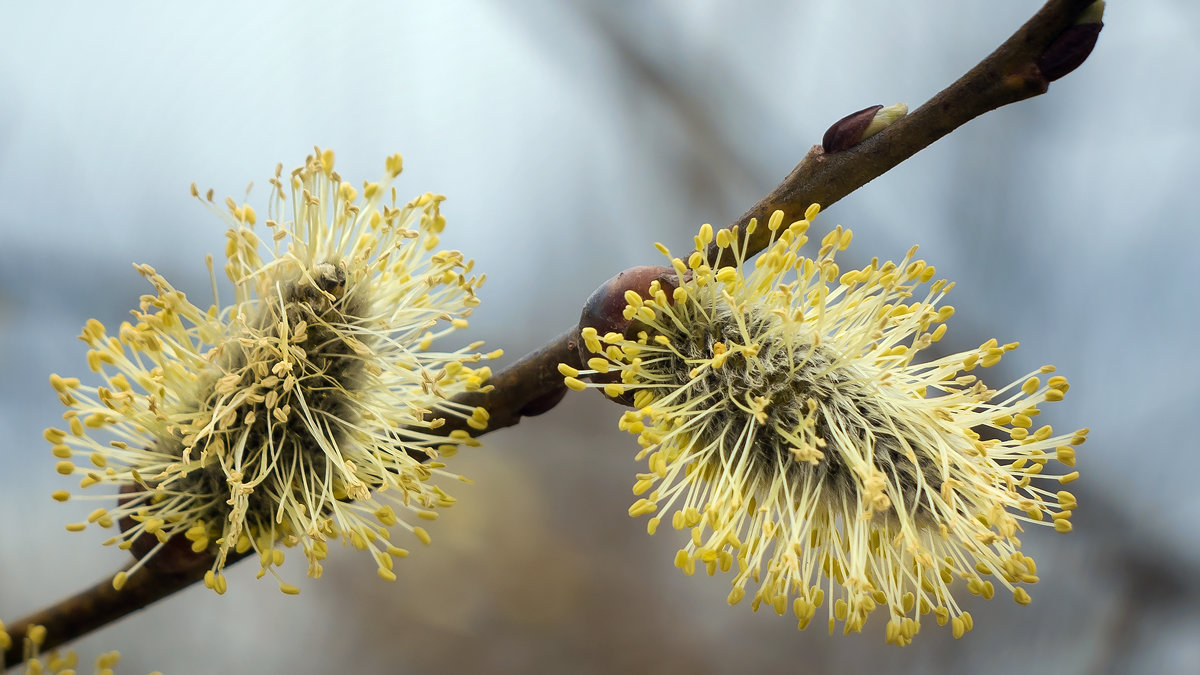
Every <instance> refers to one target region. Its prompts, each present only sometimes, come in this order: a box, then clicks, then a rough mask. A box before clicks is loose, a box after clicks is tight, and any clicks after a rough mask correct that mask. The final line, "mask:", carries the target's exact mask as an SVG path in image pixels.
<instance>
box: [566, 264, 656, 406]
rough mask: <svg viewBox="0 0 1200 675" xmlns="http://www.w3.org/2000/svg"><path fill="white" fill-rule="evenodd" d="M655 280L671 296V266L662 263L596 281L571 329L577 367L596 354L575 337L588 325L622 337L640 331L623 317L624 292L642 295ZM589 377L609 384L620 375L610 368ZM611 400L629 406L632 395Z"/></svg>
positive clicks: (599, 330)
mask: <svg viewBox="0 0 1200 675" xmlns="http://www.w3.org/2000/svg"><path fill="white" fill-rule="evenodd" d="M655 281H657V282H658V283H659V285H660V286H661V287H662V289H663V290H664V291H665V292H666V293H667V297H668V298H670V297H671V293H672V291H674V290H675V288H676V287H678V286H679V280H678V277H676V275H675V270H674V269H672V268H670V267H664V266H662V265H644V266H641V267H631V268H629V269H627V270H625V271H624V272H621V273H619V274H617V275H616V276H615V277H613V278H611V279H609V280H608V281H605V282H604V283H603V284H600V287H599V288H597V289H596V290H595V291H594V292H593V293H592V295H591V296H590V297H589V298H588V299H587V302H586V303H584V305H583V312H582V313H581V314H580V316H579V326H578V327H577V328H576V329H575V335H576V343H577V344H578V345H579V361H580V363H579V365H580V366H581V367H585V366H586V364H587V360H588V359H590V358H592V357H594V356H596V354H591V353H588V352H587V347H585V346H584V343H583V338H582V337H579V333H580V331H582V330H583V329H584V328H588V327H591V328H595V329H596V332H597V333H599V334H600V335H602V336H603V335H605V334H606V333H620V334H622V335H625V336H626V337H630V338H632V337H635V336H636V334H637V331H639V330H643V327H642V326H641V324H640V323H638V322H637V321H631V320H629V319H626V318H625V307H626V306H628V304H629V303H628V302H627V301H626V300H625V292H626V291H634V292H636V293H637V294H638V295H640V296H642V297H643V298H645V297H647V296H648V295H649V294H650V284H652V283H653V282H655ZM591 379H592V381H593V382H597V383H600V384H611V383H615V382H620V381H621V375H620V373H619V372H617V371H611V372H608V373H604V374H596V375H592V376H591ZM612 400H614V401H616V402H617V403H620V404H622V405H627V406H632V405H633V396H632V395H630V394H622V395H621V396H617V397H613V398H612Z"/></svg>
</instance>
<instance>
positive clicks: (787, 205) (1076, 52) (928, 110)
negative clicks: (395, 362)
mask: <svg viewBox="0 0 1200 675" xmlns="http://www.w3.org/2000/svg"><path fill="white" fill-rule="evenodd" d="M1091 4H1092V0H1050V1H1049V2H1047V3H1046V5H1045V6H1043V7H1042V9H1041V10H1040V11H1038V13H1037V14H1036V15H1034V17H1033V18H1032V19H1030V20H1029V21H1028V22H1027V23H1026V24H1025V25H1024V26H1022V27H1021V28H1020V29H1019V30H1018V31H1017V32H1016V33H1014V34H1013V36H1012V37H1010V38H1009V39H1008V40H1007V41H1006V42H1005V43H1004V44H1002V45H1001V46H1000V47H999V48H998V49H997V50H996V51H995V52H993V53H992V54H991V55H990V56H988V57H987V58H986V59H984V60H983V61H981V62H980V63H979V64H978V65H977V66H975V67H974V68H972V69H971V70H970V72H968V73H967V74H966V75H964V76H962V77H961V78H959V80H958V81H957V82H955V83H954V84H952V85H950V86H949V87H947V88H946V89H944V90H943V91H941V92H940V93H938V94H937V95H936V96H934V97H933V98H932V99H930V100H929V101H928V102H927V103H925V104H924V105H922V106H921V107H920V108H917V109H916V110H915V111H913V112H912V114H910V115H908V116H907V117H905V118H903V119H901V120H899V121H897V122H895V123H894V124H892V125H891V126H888V127H886V128H885V129H884V130H883V131H881V132H880V133H878V134H876V135H874V136H871V137H870V138H868V139H866V140H864V141H862V142H860V143H857V144H852V145H850V147H848V148H847V149H845V150H840V151H838V152H828V153H827V152H825V151H824V150H823V149H822V148H821V146H815V147H814V148H813V149H812V150H810V151H809V152H808V154H807V155H806V156H805V157H804V159H803V160H801V162H800V163H799V164H798V165H797V166H796V168H794V169H793V170H792V172H791V173H790V174H788V176H787V177H786V178H784V180H783V182H782V183H780V185H779V186H778V187H776V188H775V189H774V190H772V191H771V193H770V194H768V195H767V196H766V197H764V198H763V199H762V200H760V201H759V202H758V203H757V204H755V205H754V207H752V208H751V209H750V210H749V211H747V212H746V213H745V215H743V216H742V217H741V218H739V219H738V220H737V221H736V222H735V223H733V225H738V226H741V227H743V228H744V227H745V226H746V224H747V223H749V222H750V219H752V218H757V219H759V220H760V221H765V220H766V219H767V218H769V216H770V215H771V213H773V212H774V211H776V210H781V211H783V212H784V216H785V221H787V220H788V219H791V220H795V219H798V218H802V217H803V213H804V210H805V209H806V208H807V207H808V205H809V204H812V203H818V204H821V205H822V206H826V207H827V206H829V205H830V204H833V203H834V202H836V201H838V200H839V199H841V198H842V197H845V196H846V195H848V194H850V193H851V192H853V191H854V190H856V189H858V188H860V187H862V186H863V185H866V184H867V183H869V182H870V181H872V180H874V179H875V178H876V177H878V176H880V175H882V174H884V173H885V172H887V171H888V170H889V169H891V168H892V167H894V166H896V165H897V164H899V163H900V162H902V161H904V160H905V159H907V158H909V157H911V156H912V155H914V154H916V153H917V152H919V151H920V150H921V149H923V148H925V147H927V146H928V145H930V144H931V143H933V142H934V141H936V140H937V139H939V138H941V137H943V136H945V135H946V134H948V133H950V132H951V131H953V130H955V129H957V128H958V127H960V126H962V125H963V124H965V123H967V122H968V121H970V120H972V119H974V118H975V117H978V116H979V115H982V114H983V113H986V112H988V111H990V110H995V109H996V108H999V107H1002V106H1005V105H1008V104H1009V103H1015V102H1017V101H1021V100H1024V99H1026V98H1030V97H1032V96H1037V95H1038V94H1042V93H1045V92H1046V90H1047V87H1048V86H1049V82H1050V81H1052V80H1054V79H1057V78H1058V77H1061V76H1062V75H1065V74H1066V73H1067V72H1069V71H1070V70H1071V69H1072V68H1074V67H1075V66H1077V65H1079V63H1081V62H1082V61H1083V59H1084V58H1086V56H1087V52H1088V51H1089V50H1090V48H1091V45H1092V44H1094V42H1095V34H1096V32H1098V30H1099V26H1098V25H1097V24H1093V25H1091V26H1090V27H1089V28H1088V29H1087V30H1080V29H1081V28H1082V27H1080V26H1074V24H1075V23H1076V22H1077V20H1078V19H1079V18H1080V16H1081V15H1082V14H1083V12H1084V10H1085V9H1087V8H1088V7H1089V6H1090V5H1091ZM1073 26H1074V27H1073ZM768 236H769V232H768V231H767V230H766V228H760V229H759V230H758V231H757V233H756V235H755V236H752V237H751V239H750V243H749V250H748V253H747V255H752V254H753V253H756V252H758V251H760V250H762V248H763V247H764V246H765V245H766V243H767V238H768ZM717 256H718V254H717V252H716V251H715V250H712V249H710V251H709V258H710V260H713V261H716V260H717V259H718V258H717ZM577 330H578V329H571V330H570V331H567V332H566V333H564V334H562V335H560V336H559V337H558V338H556V339H555V340H554V341H552V342H550V343H549V344H547V345H545V346H543V347H541V348H540V349H537V350H536V351H534V352H532V353H530V354H528V355H526V356H525V357H523V358H521V359H520V360H519V361H517V362H516V363H514V364H513V365H511V366H509V367H508V368H505V369H504V370H502V371H500V372H499V373H496V374H495V375H494V376H493V377H492V378H491V380H490V384H491V385H492V387H493V388H492V389H491V390H490V391H489V392H487V393H470V394H464V395H460V396H458V397H456V398H455V401H456V402H458V403H462V404H465V405H470V406H482V407H484V408H485V409H487V410H488V412H489V414H490V419H489V421H488V428H487V429H485V430H483V431H478V430H474V431H473V435H476V436H478V435H482V434H484V433H487V432H490V431H495V430H497V429H503V428H504V427H509V426H512V425H514V424H516V423H517V422H519V421H520V420H521V417H523V416H529V415H537V414H540V413H543V412H546V411H547V410H549V409H551V408H553V407H554V405H555V404H557V403H558V401H559V400H561V399H562V397H563V395H564V394H565V393H566V388H565V387H564V386H563V381H562V377H561V376H560V375H559V373H558V370H557V366H558V364H559V363H562V362H566V363H576V362H577V359H578V350H577V347H576V345H577V340H576V337H575V335H576V331H577ZM455 429H467V425H466V422H465V420H454V421H448V422H447V424H446V425H444V426H443V427H441V429H440V430H439V431H440V432H441V433H444V434H448V433H449V432H451V431H453V430H455ZM467 430H468V431H472V430H470V429H467ZM207 568H208V566H207V565H205V566H204V567H203V568H197V569H189V570H187V571H184V572H163V571H151V570H148V569H143V570H141V571H139V572H138V573H136V574H134V575H133V576H131V577H130V578H129V580H128V581H127V582H126V585H125V587H124V588H123V589H122V590H120V591H116V590H114V589H113V587H112V585H111V584H110V583H109V582H108V581H105V582H103V583H100V584H97V585H96V586H93V587H92V588H90V589H88V590H85V591H83V592H82V593H80V594H78V595H75V596H73V597H71V598H67V599H66V600H63V601H61V602H59V603H58V604H56V605H53V606H51V607H48V608H46V609H44V610H42V611H40V612H37V613H35V614H33V615H31V616H28V617H25V618H24V619H22V620H20V621H18V622H16V623H15V624H13V625H12V626H11V627H10V630H9V633H10V635H11V636H12V638H13V642H14V644H13V649H11V650H9V651H8V652H7V653H6V654H5V661H4V664H5V667H6V668H7V667H11V666H13V665H16V664H18V663H20V660H19V659H20V654H21V649H20V646H21V642H22V640H23V639H24V637H25V634H26V632H27V631H28V629H29V627H30V626H32V625H35V624H38V625H42V626H45V627H46V629H47V638H46V643H45V645H44V647H45V648H46V649H50V648H52V647H54V646H55V645H58V644H62V643H64V642H67V641H70V640H73V639H75V638H78V637H80V636H82V635H84V634H86V633H88V632H90V631H92V630H95V629H96V628H99V627H101V626H103V625H105V624H108V623H110V622H112V621H116V620H117V619H120V618H121V617H123V616H125V615H127V614H129V613H131V612H134V611H137V610H138V609H141V608H143V607H146V606H147V605H149V604H151V603H153V602H155V601H156V600H160V599H162V598H164V597H166V596H168V595H170V594H172V593H174V592H176V591H178V590H180V589H183V588H185V587H187V586H189V585H190V584H192V583H195V582H196V581H198V580H199V579H201V578H203V575H204V570H206V569H207Z"/></svg>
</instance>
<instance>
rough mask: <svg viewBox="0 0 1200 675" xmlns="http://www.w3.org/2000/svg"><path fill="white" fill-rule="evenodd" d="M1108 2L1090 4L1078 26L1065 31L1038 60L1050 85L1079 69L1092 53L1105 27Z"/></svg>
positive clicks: (1099, 0) (1077, 22)
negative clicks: (1105, 10) (1104, 20)
mask: <svg viewBox="0 0 1200 675" xmlns="http://www.w3.org/2000/svg"><path fill="white" fill-rule="evenodd" d="M1103 18H1104V0H1097V2H1093V3H1092V4H1090V5H1088V8H1087V9H1085V10H1083V13H1082V14H1080V15H1079V20H1078V21H1076V22H1075V25H1073V26H1071V27H1070V28H1068V29H1066V30H1065V31H1063V32H1062V33H1061V34H1060V35H1059V36H1058V37H1057V38H1055V40H1054V42H1051V43H1050V46H1049V47H1047V48H1046V51H1044V52H1042V55H1041V56H1039V57H1038V68H1039V69H1040V70H1041V71H1042V75H1043V76H1044V77H1045V78H1046V81H1047V82H1053V81H1055V80H1057V79H1060V78H1062V77H1064V76H1065V75H1067V73H1070V72H1071V71H1072V70H1075V69H1076V68H1078V67H1079V66H1080V65H1082V64H1083V62H1084V61H1086V60H1087V57H1088V55H1090V54H1091V53H1092V49H1093V48H1095V46H1096V39H1097V38H1099V37H1100V29H1102V28H1104V22H1103V21H1102V19H1103Z"/></svg>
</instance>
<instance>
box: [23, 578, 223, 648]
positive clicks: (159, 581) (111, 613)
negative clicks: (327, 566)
mask: <svg viewBox="0 0 1200 675" xmlns="http://www.w3.org/2000/svg"><path fill="white" fill-rule="evenodd" d="M237 557H238V558H240V556H237ZM235 559H236V558H235V556H234V555H230V558H229V561H230V562H231V563H232V562H233V561H234V560H235ZM196 561H197V563H198V564H193V565H190V566H188V567H186V568H183V569H175V570H167V569H153V570H152V569H147V568H143V569H140V570H138V571H137V572H134V573H133V574H131V575H130V576H129V578H128V580H126V582H125V585H124V586H123V587H122V588H121V590H119V591H118V590H116V589H115V588H113V585H112V581H111V579H112V577H108V578H105V579H104V581H101V582H99V583H97V584H96V585H94V586H92V587H91V588H89V589H87V590H84V591H81V592H80V593H77V594H76V595H73V596H71V597H69V598H66V599H63V600H60V601H59V602H57V603H55V604H53V605H51V606H49V607H46V608H45V609H42V610H40V611H38V612H35V613H33V614H30V615H29V616H26V617H23V618H22V619H21V620H20V621H17V622H16V623H15V624H13V625H11V626H8V627H7V632H8V634H9V637H11V638H12V647H11V648H10V649H9V650H8V651H6V652H4V668H12V667H14V666H17V665H20V664H21V662H22V661H23V654H22V652H23V649H22V645H23V644H24V642H25V637H26V635H27V634H28V633H29V629H30V628H32V627H34V626H44V627H45V628H46V639H45V641H43V642H42V644H41V649H43V650H51V649H54V648H55V647H57V646H58V645H61V644H63V643H65V642H69V641H71V640H74V639H76V638H78V637H80V636H83V635H86V634H88V633H90V632H92V631H94V630H96V629H97V628H101V627H103V626H105V625H106V624H109V623H112V622H113V621H116V620H117V619H120V618H122V617H124V616H125V615H127V614H132V613H133V612H136V611H137V610H139V609H142V608H143V607H145V606H147V605H149V604H151V603H153V602H156V601H158V600H161V599H163V598H165V597H167V596H168V595H171V594H172V593H175V592H176V591H180V590H183V589H184V588H187V587H188V586H190V585H192V584H193V583H195V582H197V581H199V580H201V579H203V578H204V573H205V572H206V571H207V570H208V569H209V566H210V563H211V562H212V559H211V558H196ZM151 562H154V561H153V560H152V561H151ZM133 565H134V561H132V560H131V561H129V564H127V565H126V566H125V567H124V569H125V570H128V569H130V568H131V567H133Z"/></svg>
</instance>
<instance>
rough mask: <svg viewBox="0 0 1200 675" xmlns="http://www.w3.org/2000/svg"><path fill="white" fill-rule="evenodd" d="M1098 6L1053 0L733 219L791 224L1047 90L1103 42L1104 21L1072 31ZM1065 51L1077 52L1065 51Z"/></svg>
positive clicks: (754, 246)
mask: <svg viewBox="0 0 1200 675" xmlns="http://www.w3.org/2000/svg"><path fill="white" fill-rule="evenodd" d="M1092 4H1093V0H1050V2H1047V3H1046V4H1045V6H1043V7H1042V9H1041V10H1039V11H1038V13H1037V14H1035V15H1034V16H1033V18H1032V19H1030V20H1029V21H1028V22H1026V23H1025V25H1024V26H1021V28H1020V29H1019V30H1018V31H1017V32H1016V33H1014V34H1013V35H1012V37H1010V38H1008V40H1006V41H1005V42H1004V44H1002V45H1000V47H999V48H997V49H996V51H994V52H992V53H991V54H990V55H989V56H988V57H987V58H985V59H984V60H983V61H981V62H979V64H978V65H976V66H975V67H974V68H972V69H971V70H970V71H969V72H967V74H966V75H963V76H962V77H960V78H959V79H958V80H957V81H956V82H955V83H954V84H951V85H950V86H949V87H946V88H945V89H943V90H942V91H940V92H938V94H937V95H936V96H934V97H933V98H932V99H930V100H929V101H927V102H926V103H925V104H924V105H922V106H921V107H919V108H917V109H916V110H914V111H913V112H912V113H910V114H909V115H908V116H907V117H904V118H902V119H900V120H899V121H897V122H895V123H894V124H892V125H891V126H888V127H886V128H885V129H884V130H883V131H881V132H879V133H878V134H875V135H874V136H871V137H870V138H868V139H866V140H864V141H862V142H861V143H858V144H857V145H854V146H853V147H850V148H848V149H846V150H844V151H841V152H833V153H826V152H825V151H824V150H823V149H822V148H821V146H819V145H816V146H813V148H812V149H811V150H809V151H808V154H807V155H805V157H804V159H802V160H801V161H800V163H799V164H797V165H796V168H794V169H792V172H791V173H789V174H788V175H787V177H786V178H784V179H783V182H782V183H780V184H779V186H778V187H776V188H775V189H774V190H772V191H771V193H770V194H768V195H767V196H766V197H763V198H762V199H761V200H759V202H758V203H757V204H755V205H754V206H753V207H751V208H750V210H749V211H747V212H746V213H745V214H744V215H742V217H741V218H739V219H738V220H737V221H736V222H734V223H733V225H737V226H740V227H741V228H742V229H743V230H745V227H746V225H747V224H749V222H750V220H751V219H752V218H756V219H758V221H759V222H760V223H765V222H766V221H767V219H768V218H769V217H770V216H771V214H772V213H774V212H775V211H777V210H779V211H783V214H784V223H785V224H786V223H790V222H793V221H795V220H798V219H801V218H803V217H804V210H805V209H806V208H808V206H809V205H810V204H814V203H815V204H820V205H821V207H822V208H827V207H829V205H831V204H833V203H834V202H836V201H838V200H839V199H841V198H842V197H845V196H846V195H848V194H850V193H851V192H854V191H855V190H857V189H858V188H860V187H862V186H864V185H866V184H867V183H869V182H871V181H872V180H874V179H876V178H878V177H879V176H881V175H883V174H884V173H886V172H887V171H888V170H890V169H891V168H893V167H895V166H896V165H897V164H899V163H900V162H903V161H904V160H906V159H908V158H909V157H912V156H913V155H915V154H916V153H917V152H919V151H921V150H923V149H924V148H926V147H927V146H929V145H930V144H932V143H933V142H934V141H936V140H938V139H939V138H941V137H943V136H945V135H946V134H948V133H950V132H951V131H954V130H955V129H957V128H958V127H960V126H962V125H964V124H966V123H967V122H969V121H971V120H973V119H975V118H976V117H978V116H980V115H982V114H983V113H986V112H988V111H991V110H995V109H997V108H1000V107H1003V106H1005V105H1008V104H1010V103H1016V102H1017V101H1023V100H1025V99H1027V98H1031V97H1033V96H1037V95H1039V94H1044V93H1045V92H1046V90H1047V89H1048V87H1049V85H1050V80H1053V79H1057V78H1058V77H1061V76H1062V75H1065V74H1066V72H1069V70H1066V71H1065V72H1064V69H1060V68H1058V67H1056V66H1057V63H1058V62H1061V61H1062V60H1063V57H1064V56H1074V57H1076V58H1077V59H1078V62H1076V63H1075V64H1074V65H1078V64H1079V63H1081V62H1082V60H1083V58H1086V56H1087V53H1088V52H1089V51H1090V50H1091V46H1092V45H1093V44H1095V39H1094V38H1095V34H1096V33H1098V32H1099V24H1093V25H1095V26H1096V28H1095V32H1092V41H1091V43H1086V42H1085V43H1080V42H1079V41H1078V40H1077V39H1074V38H1075V37H1076V35H1075V34H1076V33H1077V32H1078V31H1077V30H1072V31H1070V32H1068V29H1071V28H1072V27H1073V26H1074V24H1075V22H1076V21H1077V20H1078V19H1079V18H1080V16H1081V15H1083V13H1084V10H1086V9H1087V8H1088V7H1089V6H1090V5H1092ZM1080 28H1081V27H1080ZM1085 32H1088V31H1085ZM1060 38H1062V39H1061V40H1060ZM1052 47H1053V49H1052ZM1064 49H1066V50H1071V53H1070V54H1067V55H1064V54H1061V53H1059V52H1061V51H1062V50H1064ZM1046 57H1053V58H1050V59H1049V60H1050V61H1053V62H1054V63H1055V66H1050V67H1052V68H1054V71H1055V72H1052V73H1051V76H1050V77H1047V76H1046V74H1045V73H1043V68H1042V66H1040V65H1039V64H1042V65H1047V59H1046ZM769 237H770V232H769V231H768V230H767V229H766V228H759V229H758V230H757V231H756V232H755V233H754V235H752V236H751V237H750V242H749V247H748V250H747V252H746V255H747V256H750V255H753V254H755V253H757V252H759V251H761V250H762V249H763V248H765V247H766V245H767V242H768V239H769ZM708 258H709V260H710V261H713V262H714V263H715V262H716V261H717V260H718V259H719V249H717V247H716V245H715V243H714V244H713V245H711V246H710V248H709V250H708Z"/></svg>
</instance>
